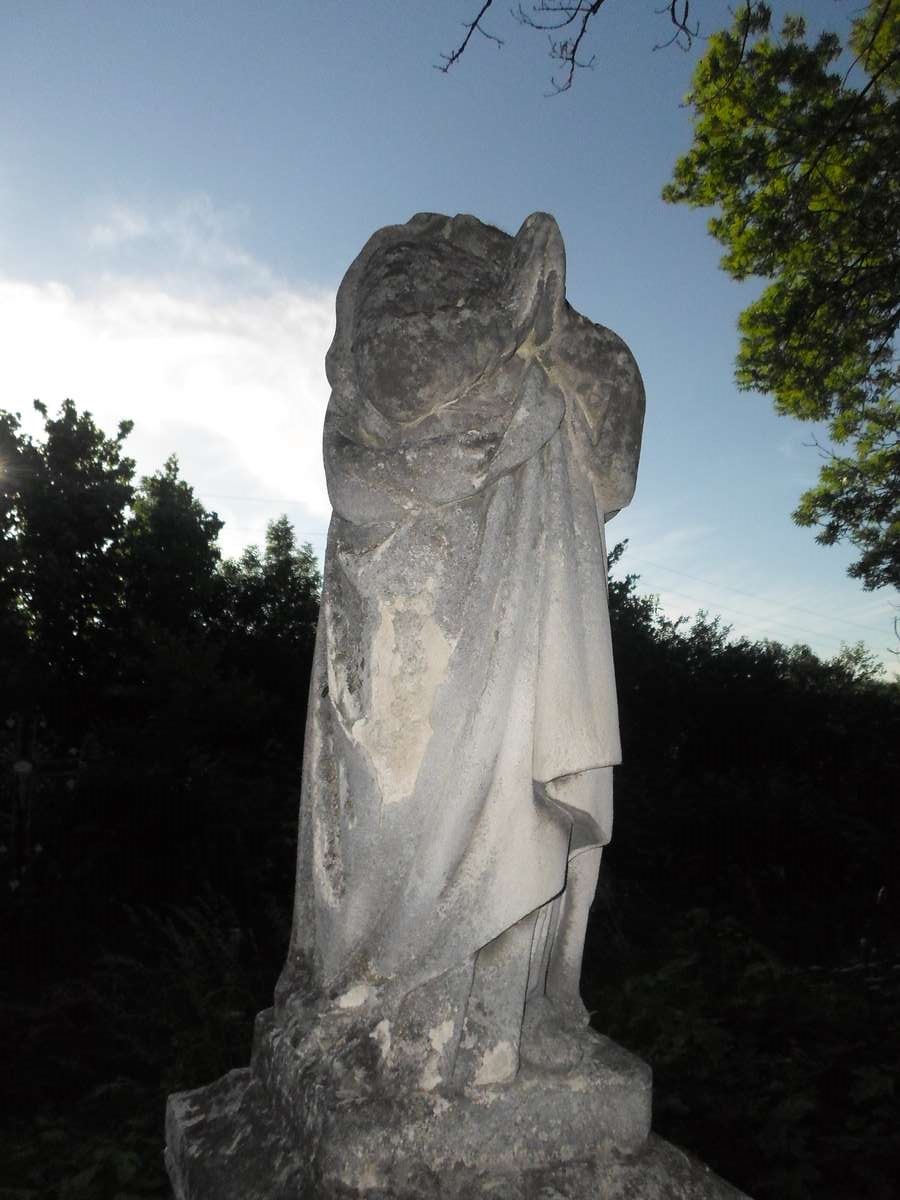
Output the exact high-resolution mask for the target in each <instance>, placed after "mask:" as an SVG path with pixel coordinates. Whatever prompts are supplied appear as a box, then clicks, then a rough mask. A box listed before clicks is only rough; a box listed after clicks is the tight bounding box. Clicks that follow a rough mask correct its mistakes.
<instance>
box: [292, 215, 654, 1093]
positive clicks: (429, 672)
mask: <svg viewBox="0 0 900 1200" xmlns="http://www.w3.org/2000/svg"><path fill="white" fill-rule="evenodd" d="M327 372H328V378H329V381H330V383H331V387H332V394H331V400H330V402H329V405H328V411H327V415H326V419H325V434H324V449H325V465H326V474H327V479H328V488H329V495H330V498H331V503H332V505H333V508H334V515H333V518H332V522H331V527H330V530H329V535H328V547H327V552H326V559H325V573H324V581H325V582H324V588H323V595H322V605H321V613H320V619H319V628H318V638H317V644H316V654H315V662H314V667H313V676H312V684H311V691H310V704H309V713H308V723H307V730H306V744H305V753H304V774H303V790H302V802H301V822H300V823H301V831H300V845H299V855H298V876H297V889H296V901H295V911H294V920H293V932H292V937H291V945H290V950H289V953H288V958H287V962H286V964H285V968H284V971H283V973H282V976H281V979H280V981H279V985H278V989H277V993H276V1010H277V1019H278V1020H279V1022H280V1023H281V1025H282V1026H283V1027H285V1028H290V1029H293V1030H294V1031H295V1035H296V1037H297V1038H299V1039H300V1040H301V1041H302V1039H303V1038H306V1039H308V1041H309V1044H310V1046H312V1045H313V1043H314V1045H315V1046H316V1047H318V1051H319V1053H320V1054H323V1055H325V1056H328V1055H331V1056H332V1058H334V1059H335V1061H336V1060H337V1059H338V1058H339V1057H340V1055H341V1054H342V1053H344V1051H346V1049H347V1047H349V1046H351V1045H354V1046H355V1047H356V1057H355V1059H354V1062H355V1064H356V1065H355V1067H354V1071H355V1075H354V1078H355V1079H356V1080H357V1082H358V1081H359V1080H360V1079H362V1078H363V1077H365V1082H364V1084H363V1085H361V1086H366V1087H370V1086H373V1084H372V1080H376V1081H377V1086H378V1087H382V1088H384V1087H386V1088H388V1089H391V1088H394V1089H396V1090H404V1089H405V1090H407V1091H408V1090H409V1089H414V1090H417V1091H422V1092H431V1093H436V1094H443V1093H446V1094H448V1095H452V1094H453V1093H454V1091H456V1092H458V1091H460V1090H461V1089H472V1088H483V1087H496V1086H498V1085H505V1084H509V1083H511V1082H512V1081H513V1080H514V1079H515V1078H516V1076H517V1073H518V1072H519V1071H520V1070H521V1069H522V1068H523V1067H526V1066H527V1067H529V1068H531V1069H534V1070H539V1071H549V1072H555V1073H559V1072H566V1071H572V1070H574V1069H576V1068H577V1065H578V1062H579V1060H580V1058H581V1056H582V1055H583V1053H584V1046H585V1035H586V1030H585V1026H586V1024H587V1014H586V1011H585V1009H584V1006H583V1004H582V1002H581V999H580V995H579V976H580V972H581V956H582V948H583V944H584V935H585V927H586V923H587V918H588V912H589V909H590V905H591V902H592V900H593V895H594V890H595V887H596V883H597V873H598V870H599V866H600V857H601V853H602V847H603V846H604V845H605V844H606V843H607V842H608V841H609V838H610V835H611V831H612V768H613V765H614V764H615V763H617V762H619V761H620V747H619V735H618V723H617V716H616V697H615V682H614V676H613V663H612V651H611V644H610V633H609V615H608V609H607V599H606V571H607V566H606V545H605V540H604V522H605V520H608V519H609V518H610V516H612V515H613V514H615V512H617V511H618V510H619V509H620V508H622V507H623V506H624V505H625V504H627V503H628V502H629V500H630V498H631V495H632V492H633V488H634V480H635V475H636V471H637V462H638V454H639V447H640V435H641V425H642V420H643V408H644V394H643V387H642V384H641V379H640V375H639V373H638V370H637V367H636V365H635V362H634V359H633V357H632V355H631V354H630V352H629V350H628V348H627V347H626V346H625V345H624V343H623V342H622V341H621V340H620V339H619V338H618V337H617V336H616V335H615V334H613V333H612V332H610V331H609V330H607V329H604V328H603V327H602V326H599V325H595V324H593V323H592V322H590V321H588V320H586V319H585V318H584V317H582V316H580V315H579V314H578V313H576V312H575V311H574V310H573V309H572V308H571V307H570V306H569V305H568V304H567V302H566V299H565V256H564V250H563V245H562V239H561V237H560V234H559V230H558V228H557V226H556V223H555V221H554V220H553V218H552V217H549V216H547V215H545V214H541V213H536V214H534V215H533V216H531V217H529V218H528V219H527V220H526V221H525V223H524V224H523V226H522V228H521V229H520V231H519V233H518V234H517V235H516V236H515V237H510V236H509V235H507V234H505V233H502V232H501V231H500V230H497V229H494V228H492V227H490V226H488V225H484V224H482V223H481V222H479V221H477V220H475V219H474V218H473V217H469V216H457V217H454V218H448V217H444V216H439V215H434V214H428V213H425V214H419V215H418V216H416V217H414V218H413V219H412V220H411V221H409V222H408V223H407V224H406V225H398V226H391V227H388V228H385V229H382V230H380V231H379V232H378V233H376V234H375V235H374V236H373V237H372V238H371V239H370V241H369V242H368V243H367V245H366V246H365V248H364V249H363V251H362V253H361V254H360V256H359V257H358V258H357V259H356V261H355V262H354V263H353V265H352V266H351V268H350V270H349V271H348V273H347V275H346V277H345V279H344V282H343V284H342V285H341V288H340V291H339V293H338V301H337V331H336V333H335V337H334V342H333V344H332V346H331V349H330V351H329V354H328V359H327ZM360 1064H362V1065H360Z"/></svg>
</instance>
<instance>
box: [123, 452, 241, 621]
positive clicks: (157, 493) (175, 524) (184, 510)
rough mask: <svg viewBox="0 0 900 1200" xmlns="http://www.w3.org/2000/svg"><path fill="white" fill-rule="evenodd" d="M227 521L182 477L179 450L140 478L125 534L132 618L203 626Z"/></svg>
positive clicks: (126, 592)
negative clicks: (200, 497)
mask: <svg viewBox="0 0 900 1200" xmlns="http://www.w3.org/2000/svg"><path fill="white" fill-rule="evenodd" d="M222 527H223V522H222V521H220V520H219V518H218V516H217V515H216V513H214V512H207V510H206V509H205V508H204V507H203V505H202V504H200V502H199V501H198V500H197V499H196V498H195V496H194V492H193V488H191V487H190V486H189V484H187V483H186V482H185V481H184V480H183V479H181V478H179V475H178V460H177V458H176V457H175V455H174V454H173V455H172V456H171V457H170V458H168V459H167V460H166V463H165V465H164V467H163V469H162V470H161V471H157V472H156V474H154V475H151V476H148V477H145V478H143V479H142V480H141V484H140V488H139V489H138V492H137V495H136V496H135V497H134V500H133V502H132V505H131V516H130V518H129V520H128V523H127V526H126V529H125V537H124V539H123V551H124V556H125V563H124V564H123V576H124V584H125V588H124V603H125V605H126V606H127V609H128V612H129V615H130V617H131V619H132V620H140V621H144V622H146V623H150V624H154V625H159V626H161V627H162V628H163V629H166V630H169V631H172V632H175V631H184V630H186V629H191V628H196V627H198V626H199V627H201V628H202V626H203V623H204V620H206V619H208V617H209V614H210V611H211V609H212V607H213V605H214V604H215V602H216V599H217V596H216V592H217V587H216V585H217V583H218V579H217V575H216V568H217V567H218V564H219V559H220V554H219V547H218V544H217V538H218V536H219V533H220V531H221V529H222Z"/></svg>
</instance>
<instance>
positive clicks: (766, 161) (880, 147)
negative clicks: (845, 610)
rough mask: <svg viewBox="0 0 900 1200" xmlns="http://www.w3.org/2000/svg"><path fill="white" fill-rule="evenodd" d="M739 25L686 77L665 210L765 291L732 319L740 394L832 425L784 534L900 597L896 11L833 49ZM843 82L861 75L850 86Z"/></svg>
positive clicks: (886, 11) (786, 31) (899, 73)
mask: <svg viewBox="0 0 900 1200" xmlns="http://www.w3.org/2000/svg"><path fill="white" fill-rule="evenodd" d="M770 22H771V14H770V11H769V9H768V6H767V5H765V4H759V3H754V4H752V5H749V6H748V5H745V6H744V7H743V8H742V9H740V10H739V11H738V12H737V14H736V16H735V19H734V23H733V25H732V27H731V28H730V29H728V30H723V31H721V32H719V33H717V34H715V35H713V37H712V38H711V39H710V41H709V46H708V49H707V51H706V53H705V54H704V56H703V58H702V59H701V60H700V62H699V63H698V65H697V68H696V71H695V73H694V80H693V87H692V91H691V93H690V96H689V102H690V104H691V105H692V106H693V109H694V114H695V119H694V142H693V145H692V147H691V149H690V150H689V151H688V152H687V154H685V155H683V156H682V157H681V158H680V159H679V160H678V162H677V163H676V165H675V169H674V175H673V180H672V182H671V183H669V184H668V185H667V187H666V188H665V189H664V192H663V196H664V198H665V199H666V200H669V201H673V202H686V203H688V204H690V205H692V206H695V207H716V208H717V209H718V213H717V215H715V216H713V217H712V218H710V222H709V228H710V232H711V233H712V234H713V236H714V237H715V238H716V239H717V240H718V241H719V242H721V243H722V245H723V246H724V247H725V249H726V253H725V255H724V256H723V258H722V267H723V269H724V270H726V271H727V272H728V273H729V274H730V275H731V276H732V277H733V278H735V279H739V280H740V279H746V278H748V277H750V276H758V277H761V278H763V279H768V280H771V281H772V282H771V283H770V284H769V286H768V287H767V288H766V289H765V291H764V292H763V294H762V296H761V297H760V298H759V300H757V301H755V302H754V303H752V304H751V305H749V306H748V307H747V308H746V309H745V310H744V312H743V313H742V314H741V318H740V322H739V326H740V333H741V341H740V348H739V352H738V358H737V372H736V378H737V382H738V385H739V386H740V387H742V388H747V389H757V390H759V391H762V392H768V393H769V394H771V396H772V397H773V400H774V403H775V408H776V410H777V411H778V412H780V413H784V414H789V415H791V416H795V417H799V418H800V419H801V420H810V421H827V422H828V425H829V432H830V436H831V438H832V440H833V442H834V443H835V444H836V445H837V446H838V447H846V448H847V451H846V452H844V453H840V454H836V453H833V452H829V453H828V461H827V462H826V463H825V465H824V466H823V468H822V472H821V477H820V483H819V485H818V486H817V487H815V488H812V489H811V490H809V491H808V492H806V493H805V494H804V495H803V496H802V498H801V501H800V504H799V507H798V508H797V510H796V512H795V514H794V517H795V520H796V521H797V522H798V523H799V524H801V525H819V526H820V527H821V529H820V532H819V534H818V540H819V541H820V542H823V543H825V544H831V543H834V542H835V541H837V540H838V539H839V538H849V539H850V540H852V541H853V542H854V543H855V545H856V546H857V548H858V549H859V550H860V557H859V558H858V560H857V561H856V562H855V563H854V564H853V566H852V567H851V568H850V573H851V574H853V575H856V576H858V577H859V578H860V579H861V580H862V581H863V583H864V585H865V586H866V587H867V588H876V587H881V586H883V585H885V584H895V585H896V584H898V583H900V484H898V480H900V446H898V428H900V416H898V405H897V399H896V389H897V383H898V369H897V361H896V344H895V339H896V333H897V327H898V321H900V183H898V180H900V119H898V117H900V97H898V89H900V0H869V3H868V5H867V7H866V9H865V10H864V12H863V13H862V15H861V16H858V17H857V18H856V20H855V21H854V22H853V25H852V29H851V33H850V37H849V43H848V44H849V49H850V50H851V51H852V53H853V55H854V56H855V57H854V59H853V62H852V64H851V68H850V69H843V66H841V67H840V68H839V66H838V63H839V60H840V59H841V57H842V54H844V48H843V47H842V45H841V42H840V40H839V38H838V37H837V36H836V35H835V34H833V33H823V34H821V35H820V36H819V37H818V38H817V39H816V40H815V41H814V42H812V43H810V42H808V41H807V38H806V28H805V25H804V22H803V20H802V19H801V18H799V17H788V18H787V19H786V20H785V22H784V25H783V28H782V31H781V36H780V37H779V38H773V37H771V36H770V34H769V28H770ZM853 70H857V71H858V72H859V73H861V74H862V76H863V79H862V81H861V82H860V84H859V86H852V85H851V84H850V82H849V77H850V75H851V74H852V72H853Z"/></svg>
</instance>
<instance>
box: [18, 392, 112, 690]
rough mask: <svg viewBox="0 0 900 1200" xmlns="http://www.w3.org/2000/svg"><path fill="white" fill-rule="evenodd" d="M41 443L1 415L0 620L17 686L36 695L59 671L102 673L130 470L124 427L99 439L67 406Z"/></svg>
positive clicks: (86, 417)
mask: <svg viewBox="0 0 900 1200" xmlns="http://www.w3.org/2000/svg"><path fill="white" fill-rule="evenodd" d="M35 408H36V409H37V410H38V412H40V414H41V415H42V416H43V418H44V424H45V438H44V441H43V442H42V443H36V442H35V441H34V440H33V439H32V438H30V437H28V436H27V435H24V434H22V433H21V429H20V423H19V418H18V416H17V415H14V414H12V413H8V412H2V413H0V533H2V539H0V610H2V611H3V613H4V617H3V618H0V621H2V622H3V623H2V625H0V631H2V633H3V636H4V639H5V640H6V641H7V645H8V647H9V649H10V651H11V653H10V655H9V659H8V661H9V662H10V665H11V667H12V671H13V677H14V680H15V686H16V687H17V689H18V690H19V692H20V695H26V696H27V695H29V694H31V695H34V694H35V693H38V692H40V690H41V688H42V687H46V686H47V684H48V682H49V681H50V680H53V679H54V678H55V677H58V676H59V675H60V674H61V675H62V676H63V677H66V678H72V679H94V678H96V676H97V674H98V672H100V673H103V672H104V671H105V670H106V669H108V662H109V656H110V654H111V651H112V646H111V628H110V622H109V618H110V615H111V614H112V613H114V612H115V611H116V610H117V608H118V605H119V603H120V559H121V553H122V540H123V537H124V533H125V527H126V510H127V506H128V504H129V503H130V502H131V499H132V497H133V494H134V489H133V485H132V477H133V474H134V463H133V461H132V460H131V459H130V458H127V457H125V456H124V455H123V453H122V445H123V442H124V441H125V438H126V437H127V435H128V433H129V432H130V430H131V423H130V422H128V421H123V422H122V423H121V424H120V426H119V429H118V432H117V434H116V435H115V437H112V438H109V437H107V436H106V435H105V434H104V433H103V432H102V431H101V430H100V429H98V428H97V426H96V425H95V424H94V422H93V420H92V418H91V415H90V413H87V412H86V413H81V414H79V413H78V411H77V410H76V408H75V405H74V404H73V403H72V401H71V400H66V401H65V403H64V404H63V406H62V408H61V410H60V414H59V416H58V417H57V418H55V419H52V418H50V417H49V416H48V414H47V410H46V408H45V407H44V406H43V405H42V404H40V403H39V402H38V401H35Z"/></svg>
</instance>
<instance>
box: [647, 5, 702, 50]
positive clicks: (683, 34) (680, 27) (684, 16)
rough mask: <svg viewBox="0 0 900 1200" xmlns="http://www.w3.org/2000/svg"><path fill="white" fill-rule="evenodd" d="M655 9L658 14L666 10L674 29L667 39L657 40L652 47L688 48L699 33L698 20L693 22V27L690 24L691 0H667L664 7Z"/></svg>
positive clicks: (663, 48)
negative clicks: (663, 40)
mask: <svg viewBox="0 0 900 1200" xmlns="http://www.w3.org/2000/svg"><path fill="white" fill-rule="evenodd" d="M656 11H657V13H659V15H660V16H661V15H662V14H663V13H664V12H668V14H669V20H670V21H671V22H672V25H673V26H674V27H675V31H674V33H673V34H672V36H671V37H670V38H669V39H668V40H667V41H665V42H658V43H657V44H656V45H655V46H654V47H653V49H654V50H665V49H666V47H667V46H677V47H678V49H679V50H690V48H691V46H693V44H694V38H695V37H697V35H698V34H699V33H700V22H699V21H695V22H694V25H693V28H692V27H691V25H690V15H691V0H669V3H668V4H667V5H666V7H665V8H658V9H657V10H656Z"/></svg>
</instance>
